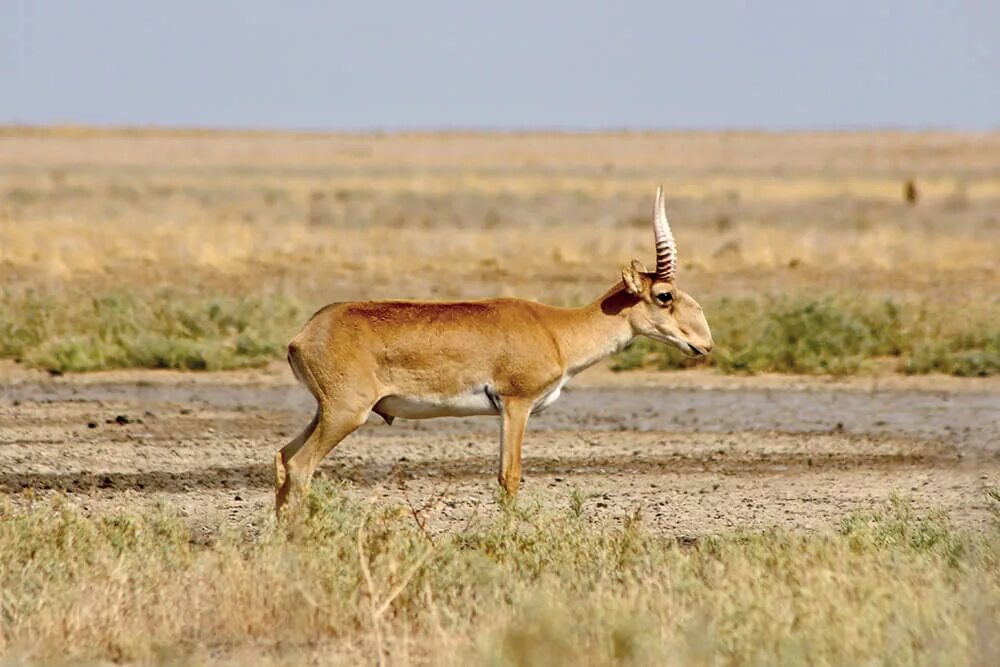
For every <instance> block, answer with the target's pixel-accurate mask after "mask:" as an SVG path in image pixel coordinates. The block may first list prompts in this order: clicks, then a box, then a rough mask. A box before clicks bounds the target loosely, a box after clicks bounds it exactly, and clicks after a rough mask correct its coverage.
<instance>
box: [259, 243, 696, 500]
mask: <svg viewBox="0 0 1000 667" xmlns="http://www.w3.org/2000/svg"><path fill="white" fill-rule="evenodd" d="M622 277H623V280H622V282H620V283H618V284H617V285H615V286H614V287H612V288H611V289H610V290H608V292H606V293H605V294H604V295H602V296H601V297H600V298H599V299H597V300H596V301H594V302H593V303H591V304H590V305H587V306H584V307H582V308H556V307H553V306H547V305H544V304H540V303H535V302H532V301H525V300H522V299H492V300H487V301H473V302H443V303H442V302H427V301H365V302H350V303H340V304H332V305H330V306H327V307H325V308H323V309H322V310H320V311H319V312H317V313H316V314H315V315H313V317H312V318H311V319H310V320H309V322H308V323H307V324H306V326H305V327H304V328H303V329H302V331H301V332H300V333H299V334H298V335H297V336H295V338H294V339H293V340H292V341H291V343H290V344H289V346H288V361H289V364H290V365H291V367H292V370H293V372H294V373H295V375H296V377H297V378H299V380H301V381H302V382H303V383H304V384H305V385H306V387H307V388H308V389H309V390H310V391H311V392H312V394H313V396H314V397H315V398H316V403H317V410H316V415H315V417H314V418H313V420H312V422H311V423H310V424H309V426H307V427H306V429H305V430H304V431H303V432H302V433H301V434H300V435H299V436H298V437H296V438H295V439H294V440H292V442H290V443H289V444H288V445H286V446H285V447H284V448H283V449H282V450H281V451H280V452H278V454H277V456H276V458H275V468H276V470H275V473H276V477H275V481H276V486H277V497H276V505H277V508H278V510H279V511H280V510H281V508H282V507H283V506H284V504H285V503H286V502H287V501H288V500H289V499H290V498H292V497H296V496H298V495H300V494H301V493H302V492H303V491H305V489H306V488H307V487H308V484H309V480H310V479H311V477H312V474H313V472H314V471H315V469H316V466H317V465H319V462H320V461H321V460H322V459H323V457H325V456H326V455H327V453H329V451H330V450H331V449H333V447H335V446H336V445H337V443H339V442H340V441H341V440H342V439H344V438H345V437H347V435H349V434H350V433H351V432H353V431H354V430H355V429H356V428H358V427H359V426H361V424H363V423H364V422H365V421H366V419H367V418H368V415H369V413H370V412H373V411H374V412H376V413H378V414H381V415H382V416H383V417H385V418H386V419H387V421H388V420H391V419H392V418H393V417H394V416H398V415H393V414H392V411H393V410H395V411H397V412H400V411H402V412H406V411H411V412H414V413H418V412H421V411H424V412H427V413H428V415H429V416H448V415H464V414H491V413H492V414H500V416H501V424H502V428H501V434H502V435H501V457H500V473H499V481H500V484H501V486H502V487H503V488H504V489H505V490H506V491H507V493H510V494H514V493H516V492H517V490H518V487H519V485H520V480H521V443H522V440H523V438H524V432H525V428H526V426H527V422H528V417H529V416H530V415H531V413H532V411H533V410H536V411H537V410H538V409H540V408H543V407H545V405H547V404H548V403H549V402H550V401H552V400H554V399H555V398H556V397H557V396H558V392H559V390H560V389H561V388H562V386H563V385H564V384H565V382H567V381H568V380H569V378H571V377H572V376H573V375H575V374H576V373H578V372H580V371H581V370H583V369H584V368H587V367H588V366H590V365H592V364H594V363H596V362H598V361H600V360H601V359H603V358H605V357H607V356H608V355H610V354H612V353H614V352H615V351H617V350H619V349H621V348H622V347H624V346H625V345H626V344H628V343H629V342H630V341H631V340H632V339H633V338H635V337H636V336H639V335H645V336H648V337H651V338H653V339H656V340H661V341H664V342H667V343H670V344H672V345H674V346H676V347H678V348H679V349H681V350H683V351H684V352H687V353H689V354H707V353H708V352H709V351H710V350H711V348H712V337H711V332H710V331H709V328H708V324H707V322H706V321H705V317H704V315H703V314H702V311H701V307H700V306H699V305H698V303H697V302H696V301H695V300H694V299H692V298H691V297H690V296H688V295H687V294H685V293H684V292H682V291H680V290H679V289H677V288H676V287H675V286H674V284H673V283H666V282H657V278H656V276H655V274H652V273H648V272H646V271H645V270H644V268H643V267H642V265H641V264H640V263H638V262H633V264H632V266H631V267H628V268H625V269H624V270H623V272H622ZM665 292H669V293H670V294H671V295H672V297H673V298H672V301H670V302H669V303H667V304H664V303H661V302H660V301H658V300H657V295H660V294H663V293H665ZM496 408H499V409H496Z"/></svg>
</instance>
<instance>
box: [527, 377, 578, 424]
mask: <svg viewBox="0 0 1000 667" xmlns="http://www.w3.org/2000/svg"><path fill="white" fill-rule="evenodd" d="M567 382H569V376H568V375H564V376H563V377H562V379H561V380H559V382H558V384H556V386H554V387H553V388H552V389H550V390H549V391H548V392H547V393H545V394H544V395H542V397H541V398H540V399H538V400H537V401H535V405H534V406H533V407H532V408H531V414H533V415H534V414H538V413H539V412H541V411H542V410H544V409H545V408H547V407H549V406H550V405H552V404H553V403H555V402H556V400H557V399H558V398H559V396H560V395H562V389H563V387H565V386H566V383H567Z"/></svg>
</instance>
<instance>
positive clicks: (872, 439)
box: [0, 368, 1000, 537]
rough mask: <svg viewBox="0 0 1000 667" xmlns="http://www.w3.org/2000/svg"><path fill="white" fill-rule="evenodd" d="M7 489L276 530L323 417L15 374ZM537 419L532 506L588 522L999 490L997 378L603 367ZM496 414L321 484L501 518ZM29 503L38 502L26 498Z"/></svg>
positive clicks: (337, 460) (364, 459)
mask: <svg viewBox="0 0 1000 667" xmlns="http://www.w3.org/2000/svg"><path fill="white" fill-rule="evenodd" d="M4 376H5V377H4V379H3V384H2V385H0V390H2V399H0V493H3V494H6V495H8V496H9V497H11V498H14V499H15V501H16V502H24V501H26V499H28V498H30V497H31V495H32V493H35V494H37V493H51V492H55V491H64V492H66V493H67V494H69V495H70V497H71V498H73V499H74V502H76V503H79V504H80V505H82V506H84V507H87V508H88V509H90V510H92V511H95V512H100V511H106V510H111V509H116V508H125V509H133V510H141V509H142V508H144V507H148V506H150V505H152V504H155V503H166V504H169V505H171V506H174V507H176V508H178V509H179V510H180V511H181V512H182V513H184V515H185V516H186V517H188V520H189V521H190V523H191V524H192V526H193V528H194V529H195V530H196V532H198V533H201V534H204V535H206V536H210V535H212V534H214V533H215V532H216V531H218V530H219V529H221V528H224V527H235V528H246V527H252V526H254V525H258V524H259V523H260V522H262V521H267V520H269V509H270V507H271V503H272V484H273V481H272V480H273V470H272V460H273V455H274V451H275V450H276V449H277V448H278V447H280V446H281V445H282V444H283V443H284V442H285V441H287V440H288V439H290V438H291V437H292V436H294V435H295V434H296V433H297V432H298V431H299V430H300V429H301V428H302V427H303V426H304V425H305V423H306V422H307V421H308V419H309V417H310V416H311V411H312V403H311V399H310V397H309V396H308V394H306V392H305V391H304V390H303V389H302V388H301V387H297V386H295V385H293V384H291V382H290V378H289V377H288V374H287V371H285V370H284V369H280V368H275V369H271V370H269V371H265V372H248V373H230V374H219V375H212V374H206V375H185V374H182V373H155V372H154V373H150V372H127V373H107V374H95V375H91V376H80V377H73V378H48V377H45V376H42V375H40V374H37V373H18V372H13V373H11V372H6V373H4ZM580 380H583V381H582V382H579V383H578V386H577V387H576V388H573V385H571V387H570V391H568V392H567V394H566V395H565V396H564V398H563V399H561V400H560V402H559V403H557V404H556V405H555V406H553V407H552V408H550V409H549V410H548V411H546V412H545V413H543V414H541V415H538V416H536V417H534V418H533V419H532V421H531V423H530V425H529V436H528V439H527V441H526V443H525V450H524V454H525V462H524V474H525V485H524V491H525V493H524V497H525V499H526V501H528V502H532V501H537V502H542V503H545V504H549V505H556V506H566V505H568V503H569V497H570V494H571V492H572V490H574V489H578V490H579V491H581V492H582V493H584V494H585V496H586V497H587V500H586V502H585V503H584V507H585V512H586V513H587V515H588V516H591V517H593V518H594V520H600V521H605V520H610V521H615V520H617V519H619V518H620V517H623V516H625V515H626V514H631V513H633V512H635V511H636V510H639V511H641V513H642V515H643V517H644V519H645V520H646V522H647V523H648V524H649V525H651V526H653V527H654V528H655V529H656V530H658V531H660V532H662V533H664V534H669V535H675V536H679V537H694V536H698V535H703V534H707V533H713V532H718V531H721V530H727V529H733V528H748V529H760V528H765V527H768V526H772V525H776V526H782V527H788V528H805V529H814V528H821V527H824V526H830V525H834V524H835V523H836V522H837V521H839V520H840V518H841V517H843V516H844V514H845V513H847V512H849V511H851V510H854V509H859V508H865V507H871V506H874V505H876V504H878V503H879V502H881V501H883V500H884V499H886V498H888V497H889V496H890V495H891V494H893V493H899V494H901V495H903V496H907V497H910V498H912V499H913V501H914V503H915V504H916V505H917V506H918V507H941V508H943V509H945V510H946V511H947V512H948V513H949V515H950V516H951V517H952V519H953V520H955V521H956V522H958V523H961V524H963V525H971V526H975V525H982V524H983V523H984V522H986V521H989V520H990V513H989V510H988V507H987V502H986V499H985V497H984V489H985V488H986V487H988V486H995V485H998V484H1000V384H998V383H997V382H995V381H992V380H987V381H976V380H970V381H959V380H954V379H949V378H919V379H909V378H888V379H886V380H879V381H876V380H849V381H837V382H831V381H822V380H820V381H817V380H802V379H796V378H725V377H722V376H718V375H711V374H703V373H697V372H696V373H674V374H651V373H634V374H631V373H626V374H621V375H612V374H610V373H607V372H605V371H601V370H598V371H596V372H595V373H594V374H593V376H591V377H590V378H588V379H586V380H584V378H580ZM497 438H498V427H497V424H496V420H495V419H491V418H477V419H440V420H433V421H426V422H406V421H402V420H400V421H397V422H396V423H395V425H393V426H391V427H390V426H386V425H384V424H382V423H381V420H379V419H378V418H377V417H373V418H372V420H371V422H370V423H369V425H367V426H366V427H364V428H362V429H361V430H359V431H358V432H357V433H355V434H354V435H353V436H351V437H350V438H349V439H348V440H346V441H345V442H344V443H342V444H341V446H340V447H338V448H337V449H336V450H335V451H334V452H333V454H331V456H330V457H329V458H328V459H327V460H326V462H325V464H324V465H323V467H322V468H321V475H322V476H324V477H326V478H328V479H339V480H348V481H349V482H350V483H351V485H352V488H353V489H354V492H355V493H357V494H359V495H361V496H363V497H377V498H383V499H388V500H391V501H396V502H402V503H404V504H405V503H407V502H409V503H410V504H412V506H413V507H415V508H417V509H418V510H420V516H421V517H422V519H424V520H426V522H427V524H428V526H429V528H430V530H432V531H436V530H443V529H448V528H449V527H453V526H456V525H458V524H460V523H462V522H465V521H469V520H475V517H477V516H485V515H487V514H489V513H490V512H492V511H494V509H495V502H494V488H495V482H494V477H495V472H496V466H497ZM29 489H33V490H34V491H29Z"/></svg>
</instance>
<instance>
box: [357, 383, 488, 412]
mask: <svg viewBox="0 0 1000 667" xmlns="http://www.w3.org/2000/svg"><path fill="white" fill-rule="evenodd" d="M375 412H377V413H379V414H383V415H389V416H391V417H399V418H401V419H431V418H433V417H474V416H477V415H496V414H500V413H499V412H497V409H496V407H495V406H494V405H493V402H492V401H491V400H490V398H489V396H487V395H486V390H485V388H483V387H479V388H477V389H476V390H473V391H469V392H467V393H464V394H459V395H458V396H419V397H416V396H401V395H399V394H394V395H392V396H386V397H385V398H383V399H382V400H381V401H379V402H378V403H376V404H375Z"/></svg>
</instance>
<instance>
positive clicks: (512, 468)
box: [499, 398, 532, 496]
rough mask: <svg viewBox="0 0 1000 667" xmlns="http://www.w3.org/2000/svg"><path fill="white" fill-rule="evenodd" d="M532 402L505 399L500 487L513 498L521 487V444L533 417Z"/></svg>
mask: <svg viewBox="0 0 1000 667" xmlns="http://www.w3.org/2000/svg"><path fill="white" fill-rule="evenodd" d="M531 405H532V401H530V400H526V399H523V398H505V399H504V400H503V417H502V421H501V423H500V477H499V479H500V486H502V487H503V490H504V491H506V492H507V494H508V495H511V496H513V495H514V494H516V493H517V490H518V488H519V487H520V486H521V442H522V441H523V440H524V431H525V429H526V428H527V426H528V417H529V416H530V415H531Z"/></svg>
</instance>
